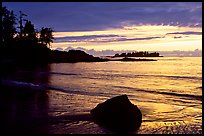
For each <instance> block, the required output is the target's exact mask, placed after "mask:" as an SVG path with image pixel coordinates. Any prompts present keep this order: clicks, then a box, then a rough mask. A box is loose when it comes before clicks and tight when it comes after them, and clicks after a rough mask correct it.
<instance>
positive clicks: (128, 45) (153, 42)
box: [52, 25, 202, 51]
mask: <svg viewBox="0 0 204 136" xmlns="http://www.w3.org/2000/svg"><path fill="white" fill-rule="evenodd" d="M100 36H101V37H100ZM106 36H107V37H106ZM111 36H113V37H111ZM54 37H55V38H56V40H55V41H54V43H52V49H56V48H63V49H66V48H67V47H73V48H77V47H82V48H85V49H94V50H97V51H101V50H115V51H116V50H148V51H158V50H159V51H173V50H183V51H189V50H195V49H200V50H202V28H201V27H189V26H186V27H184V26H171V25H132V26H124V27H123V28H117V29H106V30H103V31H76V32H54ZM67 37H68V38H69V40H67V41H66V38H67ZM73 37H74V40H73V39H72V38H73ZM84 37H85V38H84ZM58 38H62V39H63V38H65V41H61V42H60V41H57V40H58ZM77 38H78V39H77ZM80 38H84V39H80ZM70 39H71V40H70Z"/></svg>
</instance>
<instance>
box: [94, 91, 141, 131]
mask: <svg viewBox="0 0 204 136" xmlns="http://www.w3.org/2000/svg"><path fill="white" fill-rule="evenodd" d="M91 115H92V116H93V118H94V120H95V122H96V123H97V124H99V125H102V126H104V127H106V128H108V129H110V130H113V131H117V132H133V131H137V130H138V129H139V127H140V125H141V123H142V113H141V111H140V110H139V108H138V107H137V106H136V105H134V104H132V103H131V102H130V101H129V99H128V97H127V95H121V96H116V97H113V98H111V99H108V100H106V101H105V102H103V103H100V104H98V105H97V106H96V107H95V108H94V109H92V110H91Z"/></svg>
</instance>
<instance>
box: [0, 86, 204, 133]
mask: <svg viewBox="0 0 204 136" xmlns="http://www.w3.org/2000/svg"><path fill="white" fill-rule="evenodd" d="M74 97H76V96H73V94H66V93H63V92H55V91H52V90H36V89H34V90H33V89H28V88H24V89H23V88H21V87H19V88H16V87H15V88H13V87H1V92H0V101H1V102H0V103H1V108H2V110H1V118H2V120H3V121H1V130H2V131H3V132H5V133H7V134H10V133H11V134H109V133H115V132H111V131H109V130H107V129H105V128H103V127H101V126H98V125H97V124H95V123H94V122H93V121H91V120H90V119H89V118H88V116H87V115H88V114H89V112H86V113H80V112H78V111H77V107H75V111H73V110H72V108H74V107H70V106H71V105H72V104H70V102H71V101H70V100H73V98H74ZM90 98H91V96H90ZM78 99H79V101H78V102H80V96H78ZM78 102H77V101H72V103H76V105H77V103H78ZM56 103H57V104H58V105H57V106H58V107H61V108H62V109H67V110H66V111H57V110H56V109H55V106H56ZM68 107H69V108H68ZM87 111H88V110H87ZM135 133H138V134H202V125H201V126H200V124H199V123H198V124H195V123H191V122H184V121H180V122H178V121H176V122H174V121H166V122H163V121H160V120H157V121H154V122H148V121H145V120H143V123H142V125H141V127H140V129H139V131H138V132H135Z"/></svg>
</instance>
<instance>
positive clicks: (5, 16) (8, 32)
mask: <svg viewBox="0 0 204 136" xmlns="http://www.w3.org/2000/svg"><path fill="white" fill-rule="evenodd" d="M15 24H16V17H15V15H14V12H13V11H9V10H8V9H7V8H6V7H2V43H3V44H9V43H11V42H12V41H13V40H14V36H15V34H16V32H17V31H16V28H15Z"/></svg>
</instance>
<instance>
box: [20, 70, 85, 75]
mask: <svg viewBox="0 0 204 136" xmlns="http://www.w3.org/2000/svg"><path fill="white" fill-rule="evenodd" d="M19 72H22V73H24V72H29V73H32V72H33V71H19ZM38 73H39V74H47V75H49V74H55V75H81V74H76V73H62V72H42V71H39V72H38Z"/></svg>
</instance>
